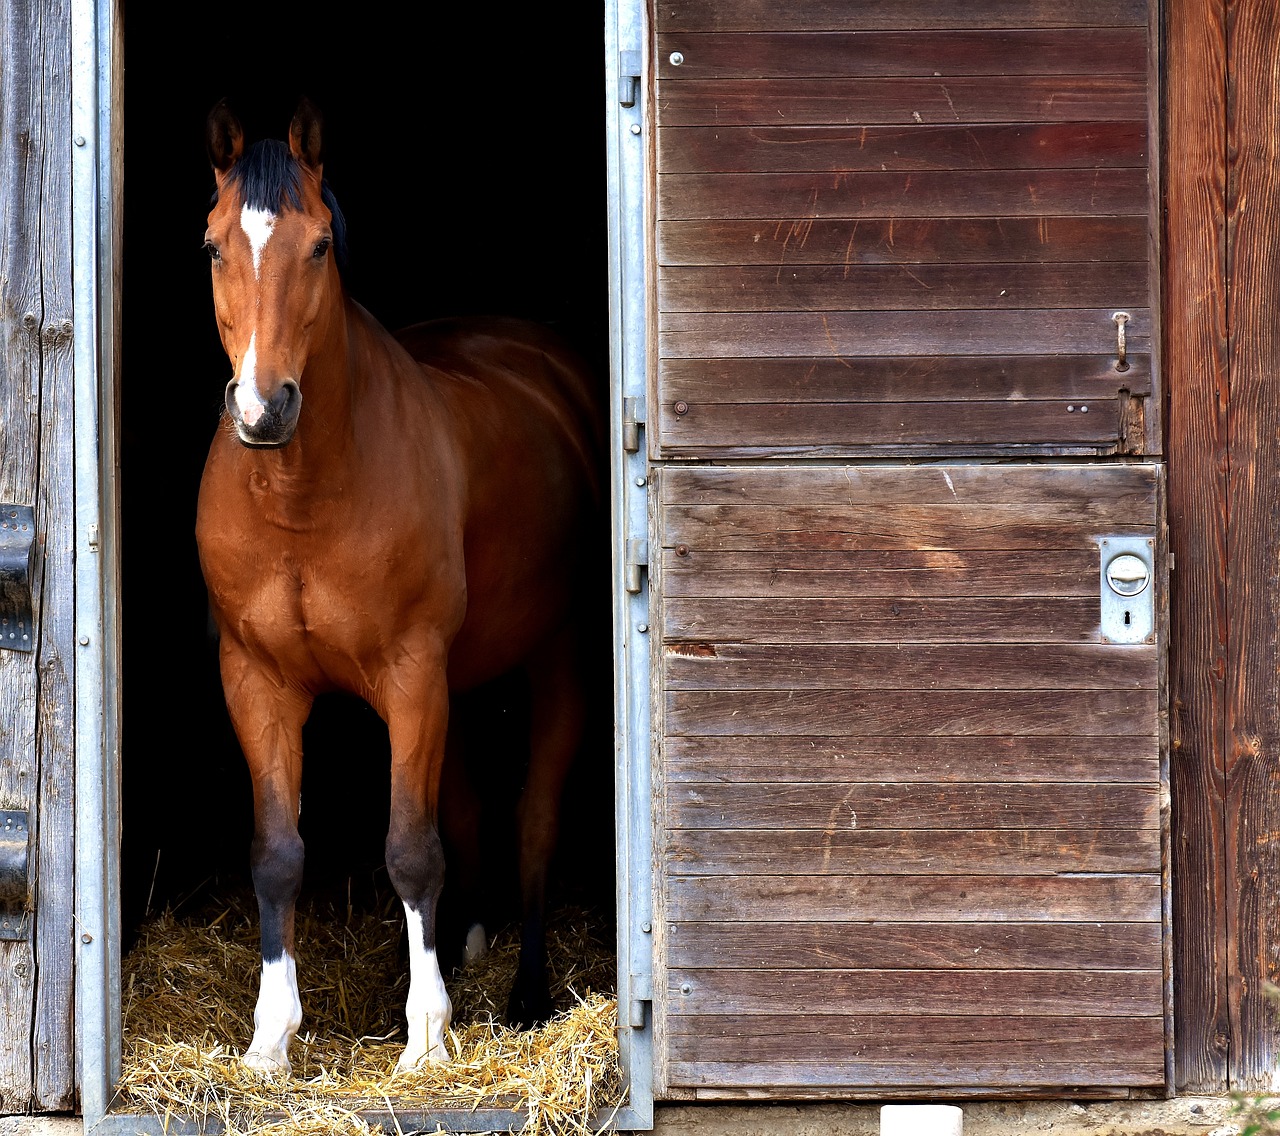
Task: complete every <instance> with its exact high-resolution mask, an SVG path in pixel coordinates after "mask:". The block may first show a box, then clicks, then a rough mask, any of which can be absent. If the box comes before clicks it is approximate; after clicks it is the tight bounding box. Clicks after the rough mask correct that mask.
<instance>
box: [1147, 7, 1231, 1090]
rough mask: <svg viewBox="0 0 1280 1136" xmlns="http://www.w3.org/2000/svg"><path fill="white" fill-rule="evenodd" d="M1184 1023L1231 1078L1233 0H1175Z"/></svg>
mask: <svg viewBox="0 0 1280 1136" xmlns="http://www.w3.org/2000/svg"><path fill="white" fill-rule="evenodd" d="M1165 20H1166V35H1167V41H1166V42H1167V48H1166V51H1167V71H1168V78H1167V81H1166V84H1165V99H1166V129H1167V136H1168V137H1169V138H1176V139H1177V140H1178V142H1177V145H1178V154H1179V158H1178V160H1177V161H1170V162H1169V163H1168V168H1167V170H1166V171H1165V191H1166V196H1167V212H1166V218H1167V220H1166V231H1165V241H1164V247H1165V256H1166V265H1165V273H1166V288H1165V305H1166V306H1165V319H1164V327H1165V342H1164V360H1165V367H1166V370H1167V373H1168V376H1169V378H1168V384H1167V386H1168V390H1169V521H1170V539H1171V545H1172V550H1173V552H1174V554H1175V555H1176V557H1177V571H1176V572H1175V573H1174V580H1173V589H1172V593H1171V612H1170V615H1171V624H1172V628H1173V630H1172V635H1173V639H1172V643H1171V647H1170V683H1171V708H1172V713H1171V730H1172V749H1171V761H1170V765H1171V776H1172V790H1173V807H1174V831H1175V833H1176V838H1175V840H1174V842H1173V854H1174V862H1173V880H1174V887H1175V889H1176V890H1175V894H1174V899H1173V912H1174V956H1175V961H1176V967H1177V975H1178V981H1177V985H1176V987H1175V991H1174V994H1175V999H1176V1004H1175V1013H1174V1023H1175V1027H1176V1031H1177V1038H1176V1045H1175V1050H1174V1052H1175V1057H1176V1061H1177V1068H1176V1082H1177V1086H1178V1088H1179V1090H1180V1091H1183V1092H1191V1093H1219V1092H1225V1091H1227V1089H1228V1088H1229V1083H1230V1076H1229V1061H1228V1050H1229V1045H1230V1040H1229V1039H1230V1034H1231V1025H1230V1022H1229V1015H1228V1005H1229V994H1228V965H1227V955H1228V948H1227V938H1226V911H1227V908H1228V905H1229V903H1230V902H1231V899H1230V897H1231V895H1232V889H1233V887H1234V883H1229V882H1228V880H1227V875H1226V862H1225V860H1224V851H1225V841H1226V834H1225V829H1224V825H1225V817H1224V810H1225V803H1224V802H1225V755H1224V748H1223V740H1224V732H1225V718H1224V705H1225V689H1224V680H1225V674H1226V659H1225V648H1226V643H1227V640H1228V617H1227V609H1226V596H1225V580H1226V571H1227V568H1226V561H1225V551H1226V544H1227V515H1228V505H1227V482H1226V470H1227V413H1228V407H1229V404H1230V398H1229V388H1228V372H1227V332H1226V329H1227V309H1226V289H1227V284H1226V263H1227V229H1226V177H1227V175H1226V149H1225V147H1226V138H1227V132H1226V118H1227V97H1226V89H1227V42H1226V26H1227V11H1226V4H1225V3H1222V2H1220V0H1168V3H1166V5H1165Z"/></svg>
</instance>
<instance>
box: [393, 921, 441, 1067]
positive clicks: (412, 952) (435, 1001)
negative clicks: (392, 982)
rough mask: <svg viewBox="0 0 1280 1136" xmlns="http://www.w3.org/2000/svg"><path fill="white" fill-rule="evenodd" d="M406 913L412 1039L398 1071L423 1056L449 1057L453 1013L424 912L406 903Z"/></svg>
mask: <svg viewBox="0 0 1280 1136" xmlns="http://www.w3.org/2000/svg"><path fill="white" fill-rule="evenodd" d="M404 914H405V921H406V922H407V923H408V925H409V997H408V1000H407V1001H406V1003H405V1016H406V1017H407V1018H408V1019H409V1043H408V1045H406V1046H405V1047H404V1052H403V1053H402V1054H401V1055H400V1060H399V1061H398V1062H396V1070H397V1072H404V1071H405V1070H407V1069H414V1068H416V1067H417V1066H418V1065H419V1064H420V1063H421V1062H422V1060H423V1059H424V1058H425V1059H426V1060H427V1061H428V1062H430V1063H431V1064H433V1065H434V1064H438V1063H441V1062H444V1061H448V1060H449V1051H448V1050H447V1049H446V1048H445V1044H444V1031H445V1030H446V1029H447V1028H448V1027H449V1019H450V1018H451V1017H452V1015H453V1005H452V1004H451V1003H450V1001H449V995H448V993H447V992H446V990H445V988H444V979H443V978H442V977H441V975H440V964H439V963H438V962H437V961H436V952H435V951H434V950H429V949H428V948H427V945H426V942H425V940H424V939H423V935H422V930H423V928H422V916H421V915H420V914H419V913H418V912H416V911H414V910H413V908H411V907H410V906H409V905H408V904H407V903H406V904H405V907H404Z"/></svg>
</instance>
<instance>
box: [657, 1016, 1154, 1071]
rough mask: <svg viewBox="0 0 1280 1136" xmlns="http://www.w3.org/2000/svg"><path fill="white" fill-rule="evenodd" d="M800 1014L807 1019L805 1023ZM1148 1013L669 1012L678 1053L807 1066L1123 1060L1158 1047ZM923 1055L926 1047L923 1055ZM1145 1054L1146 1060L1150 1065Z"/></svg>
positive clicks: (681, 1057)
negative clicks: (1140, 1050) (1137, 1051)
mask: <svg viewBox="0 0 1280 1136" xmlns="http://www.w3.org/2000/svg"><path fill="white" fill-rule="evenodd" d="M806 1022H808V1023H811V1024H809V1025H806ZM1160 1029H1161V1022H1160V1019H1159V1018H1151V1017H1140V1016H1133V1017H1085V1016H1083V1013H1082V1016H1079V1017H1077V1016H1067V1015H1055V1016H1049V1015H1041V1014H1037V1015H1034V1016H1032V1015H1027V1016H1025V1017H1023V1016H1020V1015H1017V1014H1011V1015H1009V1016H1007V1017H1000V1016H997V1015H994V1014H991V1015H982V1016H981V1017H977V1016H974V1015H951V1014H945V1013H940V1014H933V1015H928V1014H919V1015H912V1014H909V1013H906V1012H896V1013H886V1014H880V1015H871V1014H868V1015H858V1014H813V1015H803V1016H793V1015H789V1014H688V1015H686V1014H678V1015H673V1016H672V1020H671V1043H672V1057H673V1058H674V1059H675V1060H677V1061H686V1062H695V1061H696V1062H714V1063H717V1064H719V1063H724V1064H743V1065H746V1064H755V1063H757V1062H763V1063H765V1064H772V1063H774V1062H782V1063H791V1062H800V1061H803V1060H805V1059H806V1058H808V1059H809V1060H811V1061H812V1062H813V1063H814V1065H815V1066H816V1067H822V1066H825V1065H826V1064H827V1063H828V1062H834V1063H836V1064H838V1065H854V1064H857V1065H864V1064H871V1065H891V1064H903V1065H907V1064H911V1065H922V1064H933V1063H934V1062H935V1061H936V1062H937V1063H938V1065H940V1066H941V1067H944V1068H946V1067H951V1068H954V1067H957V1066H965V1065H969V1064H981V1065H995V1064H998V1063H999V1061H1000V1060H1001V1058H1003V1059H1005V1060H1007V1061H1010V1062H1012V1063H1014V1064H1019V1063H1030V1062H1031V1061H1033V1060H1040V1061H1044V1062H1045V1063H1047V1064H1050V1065H1054V1064H1067V1063H1069V1062H1072V1061H1075V1062H1078V1063H1080V1064H1085V1065H1094V1066H1099V1065H1104V1064H1107V1063H1115V1064H1117V1065H1119V1066H1122V1067H1131V1066H1132V1062H1133V1054H1134V1050H1135V1048H1137V1047H1146V1048H1148V1049H1150V1048H1152V1047H1153V1046H1154V1047H1156V1048H1158V1047H1159V1042H1160V1037H1159V1030H1160ZM927 1054H930V1055H932V1057H933V1060H932V1061H931V1060H930V1058H929V1057H928V1056H926V1055H927ZM1152 1064H1153V1062H1152V1059H1150V1058H1148V1059H1147V1061H1146V1063H1145V1067H1147V1068H1150V1066H1151V1065H1152Z"/></svg>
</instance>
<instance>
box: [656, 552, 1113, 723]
mask: <svg viewBox="0 0 1280 1136" xmlns="http://www.w3.org/2000/svg"><path fill="white" fill-rule="evenodd" d="M1030 543H1031V542H1030V541H1028V545H1030ZM1098 618H1099V617H1098V601H1097V600H1096V599H1094V600H1084V599H1075V598H1073V597H1063V598H1051V599H1046V598H1043V597H1039V596H1031V597H1026V596H1022V597H1018V598H1015V599H1011V598H1008V597H988V598H981V599H950V598H942V599H938V598H926V599H917V598H914V597H912V598H898V599H879V598H870V599H868V598H862V597H850V598H848V599H843V600H839V601H834V600H812V599H780V600H773V599H734V600H721V599H696V600H683V599H673V600H668V601H667V602H666V603H665V604H664V605H663V614H662V634H663V635H664V636H665V637H666V638H667V639H675V640H683V641H692V642H705V641H706V640H708V639H714V640H715V641H716V642H726V641H731V642H741V643H784V644H799V643H948V642H954V643H966V642H968V643H1024V644H1028V645H1030V644H1033V643H1035V644H1039V643H1096V642H1099V634H1100V632H1099V623H1098ZM836 732H839V731H836ZM992 732H993V733H1007V732H1010V731H1008V730H996V729H993V731H992ZM1046 732H1049V733H1055V732H1056V733H1061V732H1062V730H1061V729H1058V730H1056V731H1055V730H1048V731H1046Z"/></svg>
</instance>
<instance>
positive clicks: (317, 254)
mask: <svg viewBox="0 0 1280 1136" xmlns="http://www.w3.org/2000/svg"><path fill="white" fill-rule="evenodd" d="M331 244H333V241H332V240H331V239H330V238H328V237H325V238H323V239H322V240H320V241H317V242H316V247H315V248H314V249H313V250H312V252H311V255H312V257H314V258H315V259H316V260H324V258H325V254H326V253H327V252H328V251H329V246H330V245H331Z"/></svg>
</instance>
